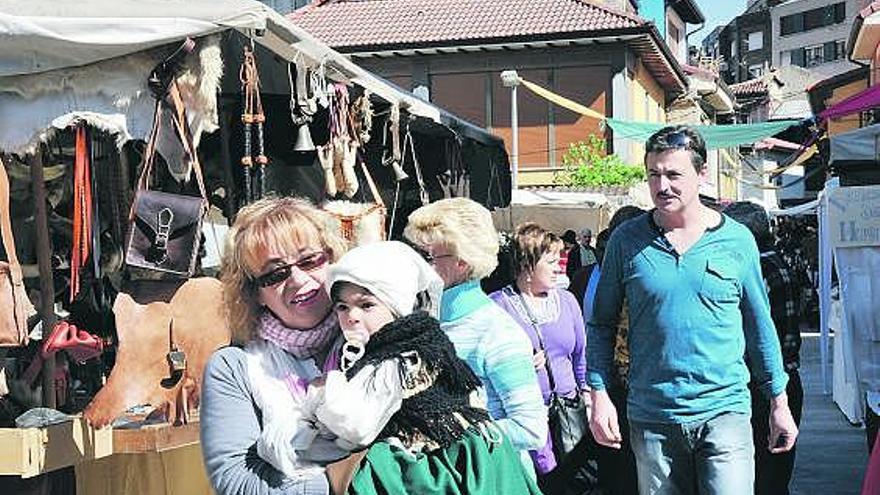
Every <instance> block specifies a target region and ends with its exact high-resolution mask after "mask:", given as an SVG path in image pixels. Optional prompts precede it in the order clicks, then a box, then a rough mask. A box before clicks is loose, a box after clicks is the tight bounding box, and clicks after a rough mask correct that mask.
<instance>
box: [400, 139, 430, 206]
mask: <svg viewBox="0 0 880 495" xmlns="http://www.w3.org/2000/svg"><path fill="white" fill-rule="evenodd" d="M407 145H409V146H407ZM407 147H409V150H410V155H411V156H412V160H413V168H414V169H415V171H416V182H417V183H418V185H419V199H420V200H421V201H422V205H423V206H424V205H426V204H428V203H430V202H431V198H430V196H429V195H428V189H427V188H425V179H424V178H423V177H422V167H421V166H420V165H419V158H418V157H417V156H416V145H415V142H413V137H412V133H411V132H410V130H409V126H408V125H407V126H406V136H405V137H404V138H403V152H404V153H406V149H407Z"/></svg>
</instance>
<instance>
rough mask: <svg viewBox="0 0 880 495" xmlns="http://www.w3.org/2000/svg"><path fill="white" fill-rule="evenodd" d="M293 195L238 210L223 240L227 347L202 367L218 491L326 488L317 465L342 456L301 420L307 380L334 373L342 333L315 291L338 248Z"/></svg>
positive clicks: (204, 418) (208, 455)
mask: <svg viewBox="0 0 880 495" xmlns="http://www.w3.org/2000/svg"><path fill="white" fill-rule="evenodd" d="M330 225H331V223H330V218H329V217H328V215H327V214H326V213H324V212H323V211H321V210H319V209H317V208H315V207H314V206H312V205H311V204H310V203H308V202H307V201H305V200H301V199H293V198H280V199H265V200H261V201H257V202H255V203H253V204H251V205H248V206H246V207H245V208H242V210H241V211H240V212H239V213H238V216H237V217H236V220H235V224H234V225H233V226H232V228H231V229H230V230H229V233H228V234H227V237H226V248H225V251H224V258H223V266H222V281H223V285H224V295H225V300H226V304H227V307H228V312H229V318H230V324H231V327H232V328H233V331H234V340H235V343H236V344H237V345H238V346H240V347H238V346H231V347H227V348H224V349H221V350H219V351H217V352H216V353H214V355H213V356H212V358H211V360H210V361H209V362H208V365H207V367H206V369H205V375H204V384H203V387H202V403H201V408H200V416H201V418H200V425H201V442H202V449H203V455H204V459H205V467H206V469H207V472H208V476H209V478H210V480H211V484H212V485H213V487H214V489H215V490H216V491H217V493H219V494H239V495H257V494H260V495H263V494H265V495H273V494H297V495H305V494H316V495H326V494H328V493H329V492H330V487H329V482H328V478H327V475H326V474H325V466H326V465H327V464H328V463H329V462H331V461H335V460H338V459H341V458H344V457H346V456H347V455H348V452H347V451H346V450H344V449H342V448H340V447H338V446H336V444H335V443H333V442H332V441H327V440H324V439H323V437H321V436H320V435H318V433H319V432H318V430H317V428H315V427H314V426H313V425H311V424H309V423H308V422H307V421H306V420H305V417H304V416H305V414H304V413H305V411H304V409H305V395H306V391H307V387H308V384H309V383H310V382H311V381H313V380H315V379H316V378H318V377H319V376H321V375H323V373H324V371H325V370H328V369H333V368H335V364H336V363H335V361H337V360H336V359H335V356H337V355H338V349H339V348H340V347H341V344H342V334H341V332H340V330H339V324H338V321H337V319H336V315H335V314H334V313H333V311H332V304H331V302H330V297H329V295H328V294H327V292H326V291H325V290H324V282H325V280H326V278H327V269H328V267H329V264H330V263H331V262H334V261H336V260H337V259H339V257H340V256H342V254H343V252H344V251H345V245H344V244H343V242H342V240H341V239H340V238H339V237H338V236H337V235H336V234H335V232H334V230H333V229H332V227H330Z"/></svg>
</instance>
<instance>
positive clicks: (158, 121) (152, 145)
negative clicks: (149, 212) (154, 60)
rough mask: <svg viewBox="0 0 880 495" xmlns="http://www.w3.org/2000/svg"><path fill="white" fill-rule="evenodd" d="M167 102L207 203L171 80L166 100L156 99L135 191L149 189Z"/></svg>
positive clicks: (199, 168)
mask: <svg viewBox="0 0 880 495" xmlns="http://www.w3.org/2000/svg"><path fill="white" fill-rule="evenodd" d="M168 101H170V102H171V103H170V106H171V107H172V109H173V112H172V114H171V122H172V123H173V124H174V130H175V134H177V137H178V138H180V143H181V145H182V146H183V151H184V154H185V155H186V156H188V157H189V158H190V160H191V162H192V168H193V174H195V176H196V183H197V184H198V186H199V194H201V196H202V199H204V200H205V202H206V203H207V202H208V194H207V190H206V189H205V179H204V175H203V174H202V166H201V164H200V162H199V155H198V153H197V151H196V147H195V144H194V142H193V137H192V132H191V131H190V129H189V124H188V121H187V117H186V107H185V106H184V104H183V98H181V96H180V88H179V87H178V85H177V81H176V80H172V81H171V84H170V85H169V87H168V94H167V95H166V98H165V99H164V100H163V99H156V108H155V111H154V114H153V127H152V130H151V131H150V139H149V140H148V141H147V148H146V150H145V152H144V167H143V169H142V170H141V175H140V177H139V178H138V182H137V190H138V191H144V190H148V189H149V188H150V187H149V179H150V176H151V175H152V172H153V165H154V163H155V157H156V141H157V139H158V136H159V132H160V131H161V129H162V114H163V111H164V109H165V106H166V105H168ZM134 212H135V205H134V203H132V205H131V211H130V212H129V220H133V219H134Z"/></svg>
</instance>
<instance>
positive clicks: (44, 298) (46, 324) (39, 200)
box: [30, 146, 58, 409]
mask: <svg viewBox="0 0 880 495" xmlns="http://www.w3.org/2000/svg"><path fill="white" fill-rule="evenodd" d="M30 166H31V188H32V190H33V193H34V203H35V205H36V212H35V218H34V220H35V221H34V223H35V225H36V229H37V266H38V267H39V269H40V307H39V308H37V311H39V313H40V321H41V322H42V326H43V339H46V338H48V337H49V333H50V332H51V331H52V329H53V328H55V308H54V306H55V285H54V284H53V283H52V260H51V253H52V247H51V245H50V244H49V215H48V210H47V209H46V184H45V183H44V182H43V147H42V146H38V147H37V149H36V151H34V154H33V156H31V159H30ZM43 405H44V406H46V407H48V408H50V409H55V408H56V407H58V404H56V403H55V357H54V356H52V357H50V358H49V359H46V360H45V361H43Z"/></svg>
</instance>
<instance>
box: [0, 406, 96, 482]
mask: <svg viewBox="0 0 880 495" xmlns="http://www.w3.org/2000/svg"><path fill="white" fill-rule="evenodd" d="M111 454H113V429H112V428H102V429H100V430H97V429H95V428H92V427H91V426H89V425H88V424H87V423H86V422H85V420H83V419H82V418H75V419H74V420H73V421H68V422H66V423H62V424H58V425H52V426H49V427H46V428H0V475H13V476H21V477H22V478H30V477H33V476H36V475H38V474H42V473H47V472H49V471H54V470H56V469H60V468H63V467H67V466H73V465H76V464H79V463H82V462H86V461H90V460H93V459H100V458H102V457H107V456H109V455H111Z"/></svg>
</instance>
